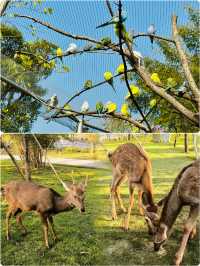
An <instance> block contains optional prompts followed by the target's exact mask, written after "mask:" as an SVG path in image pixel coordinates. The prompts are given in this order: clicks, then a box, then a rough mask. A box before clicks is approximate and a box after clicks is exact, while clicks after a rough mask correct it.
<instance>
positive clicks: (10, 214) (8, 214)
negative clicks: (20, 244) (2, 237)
mask: <svg viewBox="0 0 200 266" xmlns="http://www.w3.org/2000/svg"><path fill="white" fill-rule="evenodd" d="M11 216H12V209H10V208H9V209H8V211H7V213H6V238H7V240H10V239H11V235H10V224H9V221H10V218H11Z"/></svg>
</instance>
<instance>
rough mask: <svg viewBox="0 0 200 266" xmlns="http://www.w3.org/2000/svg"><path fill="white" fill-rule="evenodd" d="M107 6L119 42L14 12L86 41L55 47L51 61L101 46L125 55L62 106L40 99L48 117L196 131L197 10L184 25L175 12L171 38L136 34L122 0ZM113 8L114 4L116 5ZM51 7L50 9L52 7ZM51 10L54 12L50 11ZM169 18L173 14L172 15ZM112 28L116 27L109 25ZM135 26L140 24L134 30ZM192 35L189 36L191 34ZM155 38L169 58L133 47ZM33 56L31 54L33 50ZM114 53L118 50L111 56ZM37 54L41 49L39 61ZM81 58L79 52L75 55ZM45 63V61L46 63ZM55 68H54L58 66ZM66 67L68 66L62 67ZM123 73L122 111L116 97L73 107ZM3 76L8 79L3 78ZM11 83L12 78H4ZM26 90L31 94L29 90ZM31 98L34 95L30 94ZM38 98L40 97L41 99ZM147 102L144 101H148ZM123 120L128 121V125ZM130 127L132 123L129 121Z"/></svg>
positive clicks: (198, 101) (199, 103) (199, 98)
mask: <svg viewBox="0 0 200 266" xmlns="http://www.w3.org/2000/svg"><path fill="white" fill-rule="evenodd" d="M105 3H106V7H107V9H108V11H109V13H110V15H111V21H112V24H113V29H114V32H115V35H116V37H117V41H114V40H111V38H109V37H107V36H103V37H102V38H101V39H100V40H97V39H94V38H92V37H90V36H83V35H79V34H77V33H71V32H66V31H64V30H62V29H60V28H58V27H55V26H54V25H52V24H50V23H47V22H45V21H43V20H40V19H38V18H36V17H33V16H30V15H26V14H25V15H24V14H23V15H22V14H18V13H15V14H13V16H14V17H16V18H18V19H25V20H27V21H29V22H32V23H33V25H34V26H32V27H34V28H35V27H36V26H35V25H37V24H38V25H40V26H43V27H44V28H47V29H48V30H50V31H52V32H56V33H59V34H61V35H63V36H65V37H66V38H70V39H73V40H79V41H82V42H83V44H85V45H84V46H83V47H80V48H79V49H77V47H76V45H74V44H73V46H71V47H69V48H68V49H67V50H66V51H64V52H63V51H62V49H61V48H60V47H58V48H57V49H56V51H55V50H54V51H51V52H50V55H49V57H48V58H47V62H48V64H52V62H55V60H57V59H59V60H60V61H59V62H61V64H62V62H63V60H64V58H66V57H69V56H73V55H75V54H76V55H77V56H78V55H80V54H83V53H88V52H93V53H94V54H95V52H98V51H101V52H103V53H106V52H108V51H112V53H114V54H116V55H119V56H120V57H121V64H120V65H119V66H118V67H117V69H116V72H117V74H116V75H115V74H113V73H111V72H110V71H107V72H105V73H104V77H103V78H104V80H103V81H100V82H99V83H97V84H93V82H92V78H91V80H87V81H83V84H84V86H83V88H81V89H80V91H78V92H77V93H75V94H74V95H73V96H72V97H70V98H69V99H67V101H66V103H65V104H64V105H63V106H59V105H58V104H56V105H55V106H52V105H51V106H49V107H48V103H46V102H45V101H43V99H42V98H40V99H39V101H40V103H41V102H43V104H44V105H45V104H46V105H47V109H48V108H50V110H51V115H50V117H49V119H51V120H52V119H54V120H56V121H59V120H60V121H63V119H65V121H71V122H72V123H75V124H76V125H77V127H74V130H77V129H78V130H79V132H80V131H81V130H84V126H85V127H87V128H92V129H95V130H101V131H104V132H109V130H111V129H110V128H108V130H107V129H106V128H105V127H104V128H99V127H98V126H96V125H91V124H90V123H88V122H86V118H97V119H98V118H101V119H104V121H106V120H107V121H109V119H117V120H119V121H122V126H123V127H124V128H125V127H126V124H129V125H130V126H131V127H132V129H131V131H137V132H141V131H145V132H152V131H153V128H154V126H155V124H163V126H164V128H166V130H171V131H174V129H175V130H176V131H182V130H187V131H196V130H198V128H199V109H200V91H199V88H198V74H197V73H198V56H197V55H198V53H199V51H198V48H197V46H198V44H197V43H198V38H197V35H198V31H199V30H198V22H197V21H198V18H199V14H198V12H196V11H195V10H193V9H191V8H190V9H188V13H189V23H188V25H186V26H180V27H178V25H177V21H178V17H177V16H176V15H175V14H172V17H171V28H172V38H167V37H164V36H158V35H156V34H155V33H152V34H151V33H137V34H133V33H132V32H131V31H130V29H126V16H124V14H123V12H122V2H121V1H118V2H117V4H116V5H114V4H113V3H110V2H109V1H108V0H107V1H105ZM113 7H114V8H115V9H116V10H115V11H114V10H113ZM51 12H52V10H51ZM51 12H50V13H51ZM169 19H170V18H169ZM111 30H112V27H111ZM134 30H136V29H134ZM188 36H189V37H188ZM149 37H151V39H152V38H153V39H154V41H155V42H157V44H158V45H159V47H160V50H161V51H162V53H163V55H164V57H165V61H164V62H159V61H156V60H152V59H151V58H145V63H144V64H142V62H141V56H140V54H138V53H135V51H134V45H135V40H136V39H137V38H149ZM26 52H27V51H26V49H25V50H21V51H20V53H18V56H21V55H27V54H26ZM29 56H31V53H30V54H29ZM113 56H115V55H113ZM38 59H39V54H38V55H37V56H36V59H35V60H38ZM77 60H78V57H77ZM47 62H46V64H47ZM52 67H56V66H55V65H54V66H52ZM63 67H64V68H65V69H66V71H67V72H68V70H69V69H68V68H67V66H63ZM117 78H120V79H121V80H122V82H124V83H125V85H126V87H127V97H126V99H125V100H124V102H122V103H121V107H120V112H117V106H116V103H114V102H109V103H107V104H103V103H102V102H98V103H96V109H95V110H89V108H88V106H87V105H84V108H81V110H74V109H72V107H71V102H72V101H74V100H75V99H77V98H78V97H79V96H80V95H82V94H84V93H85V92H87V91H88V90H95V88H96V87H99V86H101V85H102V84H108V86H112V88H113V89H114V90H116V93H117V88H115V87H113V81H114V80H115V79H117ZM4 81H5V79H4ZM6 82H7V84H8V83H9V81H8V80H7V81H6ZM24 88H25V89H27V86H25V87H24V86H23V88H22V86H18V88H17V89H18V90H19V91H23V92H24ZM26 93H27V95H28V94H29V93H28V91H27V90H26ZM30 97H33V95H31V96H30ZM37 100H38V99H37ZM144 103H145V104H144ZM124 123H125V125H124ZM127 128H129V127H128V126H127Z"/></svg>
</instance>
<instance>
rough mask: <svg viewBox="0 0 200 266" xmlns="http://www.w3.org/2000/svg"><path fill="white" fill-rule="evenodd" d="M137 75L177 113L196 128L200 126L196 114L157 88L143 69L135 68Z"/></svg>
mask: <svg viewBox="0 0 200 266" xmlns="http://www.w3.org/2000/svg"><path fill="white" fill-rule="evenodd" d="M135 68H136V72H137V74H138V75H139V76H140V77H141V78H142V79H143V80H144V82H145V83H146V85H147V86H148V87H149V88H150V89H151V90H152V91H154V92H155V93H156V94H158V95H160V96H161V97H162V98H164V99H165V100H166V101H168V102H169V103H170V104H171V105H172V106H173V107H174V108H175V109H176V110H177V111H179V112H180V113H182V114H183V115H184V116H186V117H187V118H188V119H189V120H191V121H192V122H194V123H195V124H196V126H199V121H198V119H197V118H196V117H195V114H194V113H193V112H191V111H190V110H189V109H187V108H186V107H185V106H183V105H182V104H181V103H180V102H178V101H177V100H176V99H175V97H173V96H171V95H170V94H168V93H167V92H166V91H165V90H164V89H163V88H162V87H160V86H157V85H156V84H155V83H153V82H152V80H151V78H150V76H149V74H148V73H147V72H146V71H145V69H144V68H143V67H138V66H135Z"/></svg>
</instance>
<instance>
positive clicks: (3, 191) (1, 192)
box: [0, 187, 5, 197]
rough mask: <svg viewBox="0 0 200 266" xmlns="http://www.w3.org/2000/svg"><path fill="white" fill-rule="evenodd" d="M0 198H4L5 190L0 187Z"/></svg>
mask: <svg viewBox="0 0 200 266" xmlns="http://www.w3.org/2000/svg"><path fill="white" fill-rule="evenodd" d="M0 196H1V197H4V196H5V188H4V187H1V191H0Z"/></svg>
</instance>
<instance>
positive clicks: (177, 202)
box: [143, 159, 200, 266]
mask: <svg viewBox="0 0 200 266" xmlns="http://www.w3.org/2000/svg"><path fill="white" fill-rule="evenodd" d="M143 201H144V204H145V194H144V197H143ZM162 204H164V207H163V209H162V213H161V217H160V219H159V217H158V216H157V217H156V216H155V215H153V216H152V213H151V212H149V211H145V214H146V221H147V223H148V224H149V226H150V227H151V228H152V231H154V233H155V236H154V250H155V251H158V250H159V249H160V247H161V246H162V245H163V243H164V242H165V241H166V240H167V238H168V237H169V235H170V232H171V229H172V226H173V224H174V222H175V220H176V218H177V216H178V215H179V213H180V211H181V209H182V207H183V206H190V212H189V216H188V219H187V220H186V223H185V225H184V233H183V237H182V241H181V245H180V247H179V249H178V251H177V253H176V256H175V265H177V266H178V265H180V263H181V262H182V259H183V255H184V251H185V248H186V245H187V241H188V239H189V237H190V238H193V237H194V236H195V234H196V221H197V218H198V215H199V211H200V159H199V160H196V161H195V162H193V163H192V164H190V165H188V166H186V167H184V168H183V169H182V170H181V172H180V173H179V175H178V176H177V178H176V179H175V182H174V185H173V186H172V189H171V191H170V192H169V194H168V195H167V196H166V197H165V198H164V199H162V200H161V201H160V202H159V203H158V205H162Z"/></svg>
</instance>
